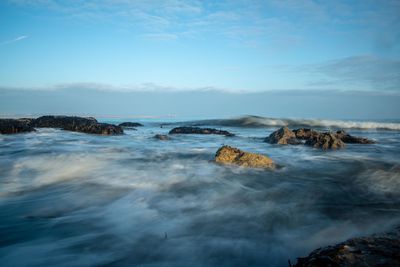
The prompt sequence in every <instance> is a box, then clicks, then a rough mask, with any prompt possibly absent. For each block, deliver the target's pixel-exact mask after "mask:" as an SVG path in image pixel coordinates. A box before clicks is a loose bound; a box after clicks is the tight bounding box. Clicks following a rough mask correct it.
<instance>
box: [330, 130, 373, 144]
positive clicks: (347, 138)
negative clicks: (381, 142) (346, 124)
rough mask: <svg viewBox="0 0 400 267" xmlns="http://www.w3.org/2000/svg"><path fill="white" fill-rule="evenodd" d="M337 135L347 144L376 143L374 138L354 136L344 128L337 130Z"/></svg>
mask: <svg viewBox="0 0 400 267" xmlns="http://www.w3.org/2000/svg"><path fill="white" fill-rule="evenodd" d="M336 137H337V138H339V139H340V140H342V141H343V142H345V143H347V144H375V141H373V140H370V139H367V138H363V137H357V136H352V135H350V134H348V133H346V132H345V131H344V130H340V131H337V132H336Z"/></svg>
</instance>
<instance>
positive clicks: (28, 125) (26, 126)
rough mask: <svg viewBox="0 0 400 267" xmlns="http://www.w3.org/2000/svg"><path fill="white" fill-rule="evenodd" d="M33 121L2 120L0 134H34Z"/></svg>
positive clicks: (0, 120) (0, 121)
mask: <svg viewBox="0 0 400 267" xmlns="http://www.w3.org/2000/svg"><path fill="white" fill-rule="evenodd" d="M32 131H35V129H34V128H33V127H32V120H31V119H0V134H15V133H24V132H32Z"/></svg>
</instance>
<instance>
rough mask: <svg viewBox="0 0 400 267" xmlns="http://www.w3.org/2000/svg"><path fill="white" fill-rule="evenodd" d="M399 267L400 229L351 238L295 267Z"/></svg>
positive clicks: (301, 259) (320, 249) (317, 252)
mask: <svg viewBox="0 0 400 267" xmlns="http://www.w3.org/2000/svg"><path fill="white" fill-rule="evenodd" d="M322 266H328V267H339V266H343V267H347V266H359V267H369V266H400V226H398V227H396V228H395V229H394V230H393V231H391V232H387V233H383V234H374V235H372V236H367V237H358V238H352V239H349V240H347V241H345V242H342V243H339V244H337V245H333V246H328V247H324V248H319V249H316V250H314V251H312V252H311V253H310V254H309V255H308V256H307V257H304V258H298V259H297V263H296V264H295V265H294V267H322Z"/></svg>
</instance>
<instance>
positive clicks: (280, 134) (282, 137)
mask: <svg viewBox="0 0 400 267" xmlns="http://www.w3.org/2000/svg"><path fill="white" fill-rule="evenodd" d="M264 141H265V142H267V143H270V144H279V145H287V144H290V145H297V144H300V142H299V141H298V140H297V139H296V135H295V133H294V132H292V131H291V130H290V129H289V128H288V127H286V126H285V127H282V128H280V129H279V130H276V131H275V132H273V133H271V134H270V135H269V136H268V137H267V138H265V139H264Z"/></svg>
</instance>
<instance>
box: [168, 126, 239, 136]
mask: <svg viewBox="0 0 400 267" xmlns="http://www.w3.org/2000/svg"><path fill="white" fill-rule="evenodd" d="M169 134H218V135H225V136H234V134H232V133H230V132H228V131H223V130H217V129H212V128H199V127H176V128H174V129H172V130H171V131H169Z"/></svg>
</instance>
